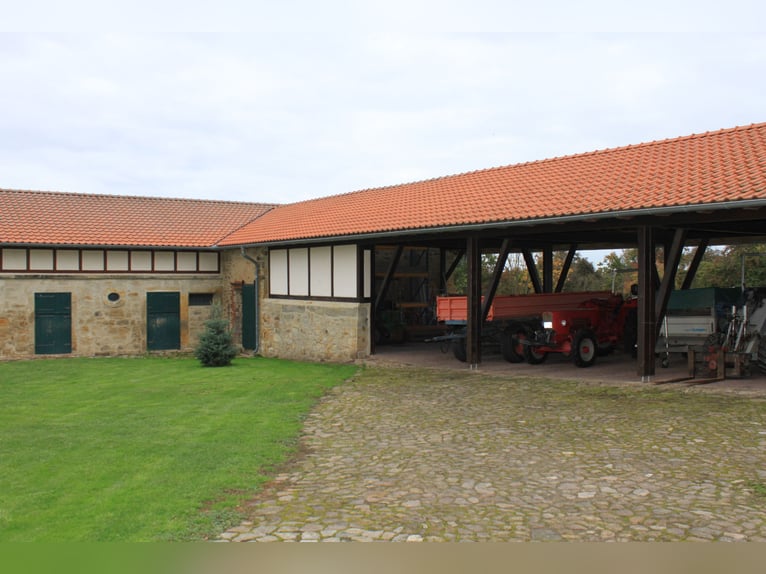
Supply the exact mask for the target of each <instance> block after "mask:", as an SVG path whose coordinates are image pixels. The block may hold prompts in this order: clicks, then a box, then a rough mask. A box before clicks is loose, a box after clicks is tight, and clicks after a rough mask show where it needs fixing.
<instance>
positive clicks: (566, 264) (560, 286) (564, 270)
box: [556, 243, 577, 293]
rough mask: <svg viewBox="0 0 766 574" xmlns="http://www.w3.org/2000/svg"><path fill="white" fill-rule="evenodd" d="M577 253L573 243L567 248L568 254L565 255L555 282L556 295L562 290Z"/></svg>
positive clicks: (575, 245)
mask: <svg viewBox="0 0 766 574" xmlns="http://www.w3.org/2000/svg"><path fill="white" fill-rule="evenodd" d="M576 253H577V244H576V243H573V244H572V245H570V246H569V253H567V257H566V259H564V265H563V267H562V268H561V274H560V275H559V280H558V281H557V282H556V293H561V291H563V289H564V283H565V282H566V280H567V275H569V268H570V267H572V261H573V260H574V256H575V254H576Z"/></svg>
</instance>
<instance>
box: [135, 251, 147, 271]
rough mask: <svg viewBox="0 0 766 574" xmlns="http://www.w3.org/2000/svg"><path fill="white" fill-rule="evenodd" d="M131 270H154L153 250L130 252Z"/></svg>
mask: <svg viewBox="0 0 766 574" xmlns="http://www.w3.org/2000/svg"><path fill="white" fill-rule="evenodd" d="M130 270H131V271H151V270H152V252H151V251H131V252H130Z"/></svg>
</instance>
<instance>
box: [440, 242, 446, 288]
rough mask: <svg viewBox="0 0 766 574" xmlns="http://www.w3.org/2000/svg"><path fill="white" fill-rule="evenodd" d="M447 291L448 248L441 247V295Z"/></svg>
mask: <svg viewBox="0 0 766 574" xmlns="http://www.w3.org/2000/svg"><path fill="white" fill-rule="evenodd" d="M445 293H447V250H446V249H444V248H443V247H440V248H439V295H444V294H445Z"/></svg>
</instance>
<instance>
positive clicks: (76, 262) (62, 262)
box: [56, 249, 80, 271]
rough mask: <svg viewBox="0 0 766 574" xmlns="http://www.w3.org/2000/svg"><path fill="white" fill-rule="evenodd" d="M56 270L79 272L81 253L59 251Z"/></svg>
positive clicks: (67, 250) (70, 250) (73, 250)
mask: <svg viewBox="0 0 766 574" xmlns="http://www.w3.org/2000/svg"><path fill="white" fill-rule="evenodd" d="M56 269H57V270H58V271H79V270H80V252H79V251H77V250H76V249H59V250H57V251H56Z"/></svg>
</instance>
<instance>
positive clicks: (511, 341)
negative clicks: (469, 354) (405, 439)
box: [431, 291, 637, 367]
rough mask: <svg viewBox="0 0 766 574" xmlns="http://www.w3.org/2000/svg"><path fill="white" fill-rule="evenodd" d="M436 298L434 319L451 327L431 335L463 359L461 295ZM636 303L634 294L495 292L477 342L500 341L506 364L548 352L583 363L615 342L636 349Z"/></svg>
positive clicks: (534, 358)
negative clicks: (514, 293)
mask: <svg viewBox="0 0 766 574" xmlns="http://www.w3.org/2000/svg"><path fill="white" fill-rule="evenodd" d="M436 303H437V307H436V308H437V317H438V319H439V321H441V322H443V323H444V324H445V325H447V326H449V327H451V328H452V329H453V331H452V333H451V334H449V335H446V336H444V337H437V338H434V339H431V340H432V341H442V342H446V341H449V342H451V343H452V350H453V353H454V355H455V357H457V358H458V359H459V360H461V361H465V359H466V356H465V324H466V316H467V300H466V297H465V296H450V297H437V300H436ZM636 307H637V300H636V299H635V298H630V299H627V300H625V299H623V297H622V295H614V294H612V293H611V292H609V291H594V292H586V293H542V294H536V295H507V296H497V297H495V299H494V301H493V303H492V305H491V306H490V309H489V313H488V315H487V321H486V322H485V323H484V324H483V325H482V342H483V343H484V344H491V343H495V344H498V343H499V346H500V352H501V353H502V355H503V357H504V358H505V359H506V360H507V361H509V362H511V363H520V362H521V361H524V360H526V361H527V362H528V363H531V364H537V363H541V362H543V361H544V360H545V359H546V357H547V356H548V354H549V353H563V354H565V355H567V356H572V358H573V361H574V363H575V364H576V365H577V366H580V367H588V366H590V365H592V364H593V362H594V361H595V358H596V356H597V355H605V354H608V353H609V352H611V351H612V350H613V349H614V348H615V347H616V346H617V344H618V343H619V342H620V341H622V342H623V343H624V344H625V348H626V349H630V350H633V349H634V348H635V341H636Z"/></svg>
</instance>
